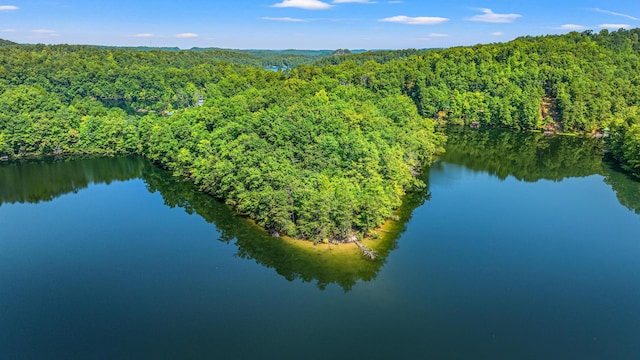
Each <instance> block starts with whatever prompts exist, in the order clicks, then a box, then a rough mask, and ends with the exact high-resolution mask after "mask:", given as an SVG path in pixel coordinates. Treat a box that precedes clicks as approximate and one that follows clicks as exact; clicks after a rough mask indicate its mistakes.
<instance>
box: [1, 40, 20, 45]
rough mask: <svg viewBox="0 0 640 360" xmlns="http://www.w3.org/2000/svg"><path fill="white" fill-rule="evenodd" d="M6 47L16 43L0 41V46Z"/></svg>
mask: <svg viewBox="0 0 640 360" xmlns="http://www.w3.org/2000/svg"><path fill="white" fill-rule="evenodd" d="M7 45H16V43H14V42H13V41H9V40H5V39H0V46H7Z"/></svg>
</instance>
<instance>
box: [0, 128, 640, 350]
mask: <svg viewBox="0 0 640 360" xmlns="http://www.w3.org/2000/svg"><path fill="white" fill-rule="evenodd" d="M601 153H602V150H601V148H600V145H599V144H598V143H597V142H592V141H588V140H585V139H581V138H571V137H545V136H542V135H541V134H531V133H515V132H509V131H498V130H488V131H487V130H481V131H469V130H462V129H449V143H448V144H447V152H446V153H445V154H444V155H442V156H441V157H440V158H439V159H438V160H437V161H436V163H435V164H434V165H433V166H432V167H431V169H430V170H429V172H428V173H426V174H425V178H424V179H425V182H426V183H427V184H428V187H427V189H425V190H424V191H423V192H420V193H417V194H412V195H411V196H409V197H408V198H407V199H406V201H405V205H404V206H403V208H401V209H399V212H398V216H399V218H400V221H398V222H397V223H395V224H394V225H393V226H392V227H391V228H390V233H388V234H385V236H383V238H381V239H379V240H376V241H379V242H380V243H379V244H376V246H377V247H378V249H379V253H380V254H381V256H380V257H379V258H378V259H377V260H376V261H369V260H366V259H363V258H361V257H359V256H357V252H356V253H355V254H340V253H339V252H340V251H343V250H339V249H334V250H329V249H326V248H322V249H320V248H303V247H298V246H295V245H291V244H289V243H287V242H286V241H283V240H282V239H276V238H273V237H271V236H269V235H268V234H266V233H264V232H263V231H262V230H261V229H259V228H258V227H256V226H254V225H253V224H252V223H251V222H249V221H247V220H246V219H244V218H242V217H239V216H237V215H236V214H235V213H233V212H232V211H230V210H229V209H228V208H227V207H226V206H225V205H223V204H220V203H218V202H216V201H214V200H212V199H211V198H210V197H209V196H206V195H204V194H201V193H199V192H197V191H195V190H194V189H193V187H192V186H190V185H189V184H188V183H185V182H181V181H179V180H178V179H176V178H174V177H172V176H170V175H169V174H167V173H166V172H164V171H162V170H159V169H157V168H155V167H154V166H153V165H152V164H150V163H149V162H147V161H145V160H142V159H138V158H102V159H76V160H50V161H39V162H24V163H11V164H4V165H1V166H0V355H2V357H3V358H49V359H50V358H96V357H97V358H132V357H134V358H167V357H174V358H175V357H179V358H203V357H205V358H213V357H216V358H257V357H263V358H314V359H315V358H317V359H320V358H327V357H331V358H356V357H357V358H370V359H377V358H442V359H446V358H491V359H512V358H518V359H541V358H545V359H546V358H581V359H601V358H615V359H633V358H637V356H638V354H640V344H638V342H637V338H638V335H639V334H640V309H639V308H638V306H637V304H639V303H640V288H639V287H638V286H637V279H638V278H640V262H638V261H637V259H638V258H639V257H640V241H639V239H640V236H638V235H639V234H640V215H638V214H639V213H640V183H638V182H637V181H635V180H633V179H631V178H629V177H628V176H626V175H625V174H623V173H620V172H617V171H616V170H615V169H613V168H612V167H610V166H609V165H608V163H607V162H606V161H603V159H602V156H601ZM331 251H336V254H337V256H332V254H327V252H331Z"/></svg>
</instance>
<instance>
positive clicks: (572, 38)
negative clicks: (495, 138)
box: [0, 29, 640, 241]
mask: <svg viewBox="0 0 640 360" xmlns="http://www.w3.org/2000/svg"><path fill="white" fill-rule="evenodd" d="M639 36H640V29H633V30H624V29H621V30H619V31H616V32H608V31H607V30H603V31H601V32H599V33H594V32H591V31H585V32H582V33H577V32H572V33H569V34H567V35H561V36H540V37H523V38H518V39H516V40H514V41H511V42H508V43H500V44H488V45H477V46H473V47H457V48H450V49H436V50H402V51H379V52H365V53H361V54H353V55H349V54H345V52H337V53H336V54H324V55H323V56H317V59H316V58H313V61H315V63H313V64H304V63H305V62H306V63H309V62H310V61H308V59H307V60H305V59H302V58H299V57H304V56H305V55H304V54H303V53H302V54H301V53H298V54H294V55H295V56H294V55H292V56H293V57H291V58H289V59H290V61H295V63H296V65H297V66H295V67H293V68H289V67H288V66H287V65H286V64H285V65H284V66H286V67H287V69H286V70H285V71H265V70H264V69H263V67H264V66H265V64H269V63H265V62H264V61H272V62H273V58H269V59H267V60H265V59H266V58H267V56H266V55H264V54H262V55H261V54H260V52H256V53H241V52H234V51H226V50H221V49H192V50H175V49H171V50H169V49H165V50H158V49H136V48H133V49H132V48H110V47H96V46H78V45H50V46H47V45H20V44H14V43H11V42H8V41H0V158H3V159H19V158H27V157H34V156H48V155H66V154H96V155H106V156H109V155H115V154H137V155H141V156H144V157H147V158H149V159H151V160H153V161H154V162H156V163H157V164H159V165H161V166H163V167H166V168H168V169H170V170H172V171H173V172H174V173H175V174H176V175H177V176H180V177H183V178H185V179H189V180H191V181H193V182H194V183H195V184H196V185H197V186H198V187H199V188H200V189H201V190H202V191H205V192H207V193H210V194H212V195H213V196H215V197H216V198H218V199H220V200H222V201H224V202H226V203H227V204H229V205H230V206H232V207H233V208H235V209H236V210H237V211H238V212H240V213H241V214H243V215H246V216H248V217H250V218H252V219H254V220H255V221H256V222H257V223H258V224H260V225H261V226H263V227H264V228H266V229H268V230H270V231H272V232H273V233H279V234H286V235H289V236H292V237H295V238H303V239H310V240H313V241H323V240H344V239H347V238H353V237H354V236H356V237H358V236H362V235H364V234H366V233H368V232H369V231H371V230H372V229H374V228H375V227H377V226H379V225H380V224H381V223H382V222H383V221H384V220H385V219H387V218H390V217H393V211H394V209H396V208H398V207H399V206H400V204H401V203H402V200H403V197H404V195H405V194H406V193H407V192H408V191H411V190H412V189H414V188H417V187H418V188H419V187H421V186H424V184H423V182H422V181H421V180H420V178H419V177H418V176H417V175H418V174H419V173H420V172H421V171H423V169H424V167H425V166H427V165H429V164H430V162H431V160H432V159H433V156H434V155H435V154H436V153H437V152H438V150H439V149H440V147H441V145H442V143H443V141H444V137H443V136H442V135H439V134H437V133H436V132H435V131H434V123H436V122H451V123H460V124H468V125H473V126H490V127H505V128H513V129H519V130H539V131H546V132H549V133H554V132H565V133H579V134H585V135H587V136H594V135H595V136H600V135H604V134H608V135H609V136H608V137H606V142H607V144H606V147H607V149H608V151H609V152H610V153H611V155H612V156H613V157H614V158H615V159H616V160H617V161H618V162H619V164H620V165H621V166H622V167H623V168H624V169H626V170H627V171H629V172H630V173H633V174H635V175H636V176H640V108H639V106H640V41H639ZM260 56H262V60H255V59H256V58H259V57H260ZM269 56H271V57H273V54H271V55H269ZM309 56H311V55H309ZM314 56H315V55H314ZM278 61H279V62H280V60H278ZM274 66H276V65H274ZM278 66H279V65H278Z"/></svg>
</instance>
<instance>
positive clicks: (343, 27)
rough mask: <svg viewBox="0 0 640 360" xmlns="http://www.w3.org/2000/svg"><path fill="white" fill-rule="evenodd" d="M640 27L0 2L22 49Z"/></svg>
mask: <svg viewBox="0 0 640 360" xmlns="http://www.w3.org/2000/svg"><path fill="white" fill-rule="evenodd" d="M620 27H625V28H635V27H640V1H632V0H607V1H604V0H596V1H593V0H582V1H574V0H554V1H551V0H536V1H528V0H526V1H524V0H520V1H514V0H508V1H507V0H465V1H458V0H449V1H445V0H440V1H426V0H403V1H389V0H209V1H204V0H193V1H192V0H182V1H167V0H154V1H152V0H144V1H136V0H129V1H122V0H106V1H92V0H82V1H79V0H60V1H55V0H52V1H17V0H0V38H3V39H8V40H12V41H16V42H19V43H45V44H59V43H68V44H95V45H126V46H149V45H151V46H178V47H181V48H190V47H194V46H199V47H223V48H237V49H292V48H295V49H336V48H350V49H404V48H432V47H449V46H457V45H473V44H478V43H491V42H502V41H509V40H511V39H513V38H515V37H518V36H523V35H541V34H561V33H566V32H569V31H571V30H577V31H582V30H585V29H592V30H595V31H600V30H601V29H603V28H608V29H610V30H617V29H618V28H620Z"/></svg>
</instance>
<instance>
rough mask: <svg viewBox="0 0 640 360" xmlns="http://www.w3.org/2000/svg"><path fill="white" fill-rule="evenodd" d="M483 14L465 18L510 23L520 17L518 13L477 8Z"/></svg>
mask: <svg viewBox="0 0 640 360" xmlns="http://www.w3.org/2000/svg"><path fill="white" fill-rule="evenodd" d="M479 10H480V11H482V12H483V13H484V14H482V15H474V16H472V17H470V18H468V19H467V20H469V21H480V22H487V23H512V22H514V21H516V19H519V18H521V17H522V15H520V14H496V13H494V12H493V11H492V10H491V9H479Z"/></svg>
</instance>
